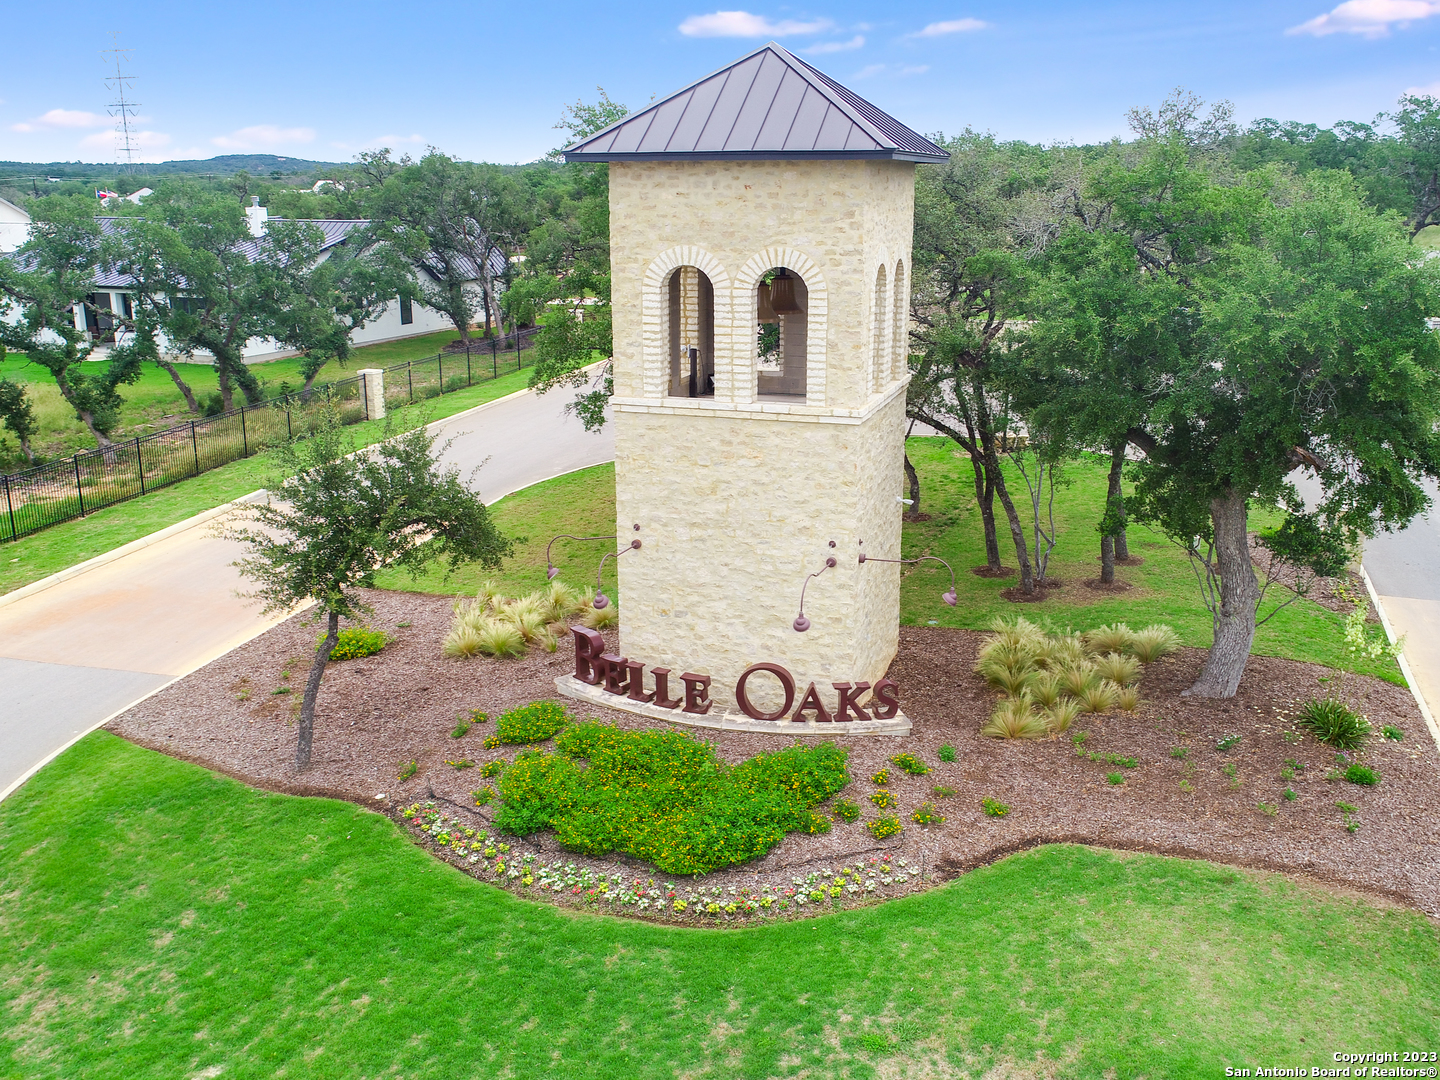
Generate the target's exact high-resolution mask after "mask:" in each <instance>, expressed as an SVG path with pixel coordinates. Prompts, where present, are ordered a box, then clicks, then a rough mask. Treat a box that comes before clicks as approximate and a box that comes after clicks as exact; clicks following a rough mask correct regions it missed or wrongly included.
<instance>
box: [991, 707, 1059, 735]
mask: <svg viewBox="0 0 1440 1080" xmlns="http://www.w3.org/2000/svg"><path fill="white" fill-rule="evenodd" d="M980 734H981V735H989V736H990V737H991V738H996V739H1041V738H1044V737H1045V736H1046V735H1048V734H1050V728H1049V726H1048V725H1047V724H1046V723H1045V720H1044V718H1043V717H1041V716H1039V715H1037V714H1036V712H1035V708H1034V705H1033V704H1032V703H1031V701H1030V699H1029V698H1004V699H1002V700H1001V701H999V702H998V703H997V704H996V705H995V711H994V712H992V713H991V714H990V719H989V720H988V721H987V722H986V723H985V726H984V727H982V728H981V729H980Z"/></svg>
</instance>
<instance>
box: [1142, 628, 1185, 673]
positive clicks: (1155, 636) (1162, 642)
mask: <svg viewBox="0 0 1440 1080" xmlns="http://www.w3.org/2000/svg"><path fill="white" fill-rule="evenodd" d="M1179 647H1180V635H1179V634H1177V633H1176V632H1175V631H1174V630H1172V629H1171V628H1170V627H1168V626H1165V625H1164V624H1162V623H1153V624H1151V625H1150V626H1147V627H1145V629H1144V630H1137V631H1135V640H1134V642H1133V643H1132V644H1131V646H1130V651H1131V652H1133V653H1134V654H1135V658H1136V659H1137V660H1139V661H1140V662H1141V663H1142V664H1150V663H1153V662H1154V661H1156V660H1159V659H1160V658H1161V657H1162V656H1166V655H1168V654H1169V653H1172V652H1174V651H1175V650H1176V649H1178V648H1179Z"/></svg>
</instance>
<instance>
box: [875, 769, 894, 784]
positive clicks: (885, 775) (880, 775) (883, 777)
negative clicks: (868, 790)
mask: <svg viewBox="0 0 1440 1080" xmlns="http://www.w3.org/2000/svg"><path fill="white" fill-rule="evenodd" d="M870 782H871V783H872V784H875V785H877V786H879V787H884V786H885V785H886V784H888V783H890V770H889V769H881V770H880V771H879V772H877V773H876V774H875V775H874V776H872V777H870Z"/></svg>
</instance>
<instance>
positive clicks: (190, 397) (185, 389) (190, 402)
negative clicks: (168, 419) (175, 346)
mask: <svg viewBox="0 0 1440 1080" xmlns="http://www.w3.org/2000/svg"><path fill="white" fill-rule="evenodd" d="M155 363H157V364H159V365H160V366H161V367H162V368H164V369H165V370H166V371H167V372H169V373H170V378H171V380H172V381H174V383H175V388H176V389H177V390H179V391H180V393H182V394H184V395H185V404H186V405H187V406H188V407H189V409H190V411H191V412H192V413H199V411H200V403H199V402H198V401H196V400H195V392H194V391H193V390H191V389H190V387H189V385H188V384H187V383H186V382H185V380H184V379H182V378H181V377H180V372H179V371H177V370H176V368H175V365H174V364H172V363H171V362H170V361H169V360H156V361H155Z"/></svg>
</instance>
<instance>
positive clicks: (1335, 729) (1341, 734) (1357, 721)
mask: <svg viewBox="0 0 1440 1080" xmlns="http://www.w3.org/2000/svg"><path fill="white" fill-rule="evenodd" d="M1296 723H1298V724H1299V725H1300V726H1301V727H1303V728H1305V729H1306V730H1308V731H1309V732H1310V734H1312V735H1314V736H1315V737H1316V738H1317V739H1319V740H1320V741H1321V742H1323V743H1328V744H1329V745H1331V746H1333V747H1335V748H1336V749H1337V750H1354V749H1355V748H1357V747H1358V746H1360V745H1361V744H1362V743H1364V742H1365V739H1366V737H1367V736H1368V735H1369V734H1370V722H1369V721H1368V720H1366V719H1365V718H1364V717H1363V716H1361V715H1360V714H1358V713H1357V712H1355V711H1354V710H1353V709H1351V708H1350V707H1349V706H1348V705H1346V704H1345V703H1344V702H1343V701H1340V700H1339V699H1337V698H1321V699H1320V700H1318V701H1307V702H1305V704H1304V705H1302V706H1300V715H1299V716H1297V717H1296Z"/></svg>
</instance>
